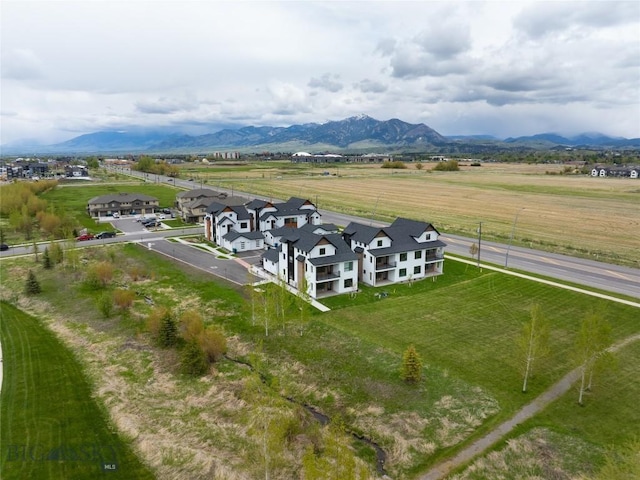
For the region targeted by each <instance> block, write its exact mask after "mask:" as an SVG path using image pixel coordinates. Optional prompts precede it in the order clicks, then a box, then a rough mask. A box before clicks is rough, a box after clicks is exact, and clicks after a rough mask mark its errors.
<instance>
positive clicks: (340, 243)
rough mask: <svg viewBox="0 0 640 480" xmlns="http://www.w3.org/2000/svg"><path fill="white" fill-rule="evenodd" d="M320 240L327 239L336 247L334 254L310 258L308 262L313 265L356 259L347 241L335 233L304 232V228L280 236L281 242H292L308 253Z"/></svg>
mask: <svg viewBox="0 0 640 480" xmlns="http://www.w3.org/2000/svg"><path fill="white" fill-rule="evenodd" d="M322 240H327V241H328V242H329V243H331V245H333V246H334V247H335V248H336V253H335V254H334V255H326V256H322V257H316V258H310V259H309V262H311V263H312V264H313V265H328V264H332V263H338V262H346V261H349V260H357V259H358V256H357V255H356V254H355V253H353V251H351V249H350V248H349V245H347V242H345V241H344V239H343V238H342V237H341V236H340V235H339V234H337V233H329V234H325V235H318V234H315V233H310V232H305V231H304V230H300V229H295V230H293V231H292V232H290V233H288V234H285V235H283V236H282V242H283V243H284V242H289V243H292V244H293V246H294V247H296V248H297V249H299V250H301V251H303V252H305V253H309V252H311V250H312V249H313V248H314V247H315V246H316V245H318V243H320V242H321V241H322Z"/></svg>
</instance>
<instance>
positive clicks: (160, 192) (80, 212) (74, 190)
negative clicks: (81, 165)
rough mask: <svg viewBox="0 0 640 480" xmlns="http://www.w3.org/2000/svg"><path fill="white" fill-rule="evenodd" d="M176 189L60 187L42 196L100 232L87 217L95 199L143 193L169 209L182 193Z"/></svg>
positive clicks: (159, 187) (139, 186) (150, 186)
mask: <svg viewBox="0 0 640 480" xmlns="http://www.w3.org/2000/svg"><path fill="white" fill-rule="evenodd" d="M181 191H182V190H178V189H176V188H175V187H171V186H167V185H162V184H149V183H141V184H137V185H130V184H126V185H82V186H73V185H70V186H58V187H56V188H55V189H54V190H52V191H50V192H47V193H45V194H43V195H42V198H43V199H44V200H46V201H47V202H49V203H50V204H51V205H53V206H54V208H56V209H57V210H61V211H65V212H68V213H69V214H70V215H71V216H73V217H75V218H76V220H77V221H78V222H79V223H80V224H82V226H83V227H87V228H88V229H89V230H90V231H92V232H94V231H96V232H97V231H100V226H99V225H97V224H96V222H95V220H94V219H92V218H90V217H89V215H87V202H88V201H89V200H91V199H92V198H93V197H98V196H100V195H107V194H110V193H120V192H124V193H142V194H145V195H151V196H152V197H156V198H157V199H158V201H159V202H160V206H161V207H169V206H171V205H173V204H174V203H175V201H176V194H178V193H179V192H181Z"/></svg>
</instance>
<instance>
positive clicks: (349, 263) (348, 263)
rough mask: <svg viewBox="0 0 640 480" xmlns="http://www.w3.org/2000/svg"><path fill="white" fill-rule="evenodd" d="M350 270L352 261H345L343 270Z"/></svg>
mask: <svg viewBox="0 0 640 480" xmlns="http://www.w3.org/2000/svg"><path fill="white" fill-rule="evenodd" d="M352 270H353V262H345V264H344V271H345V272H350V271H352Z"/></svg>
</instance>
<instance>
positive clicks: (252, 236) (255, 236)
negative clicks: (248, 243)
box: [222, 230, 264, 242]
mask: <svg viewBox="0 0 640 480" xmlns="http://www.w3.org/2000/svg"><path fill="white" fill-rule="evenodd" d="M222 238H224V239H225V240H227V241H228V242H233V241H234V240H236V239H238V238H246V239H247V240H262V239H263V238H264V237H263V236H262V232H258V231H253V232H236V231H234V230H232V231H230V232H229V233H227V234H226V235H225V236H224V237H222Z"/></svg>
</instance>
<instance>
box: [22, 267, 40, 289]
mask: <svg viewBox="0 0 640 480" xmlns="http://www.w3.org/2000/svg"><path fill="white" fill-rule="evenodd" d="M24 291H25V293H26V294H27V295H37V294H38V293H40V292H41V291H42V289H41V288H40V283H39V282H38V279H37V278H36V276H35V274H34V273H33V272H32V271H31V270H29V276H28V277H27V282H26V284H25V287H24Z"/></svg>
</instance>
